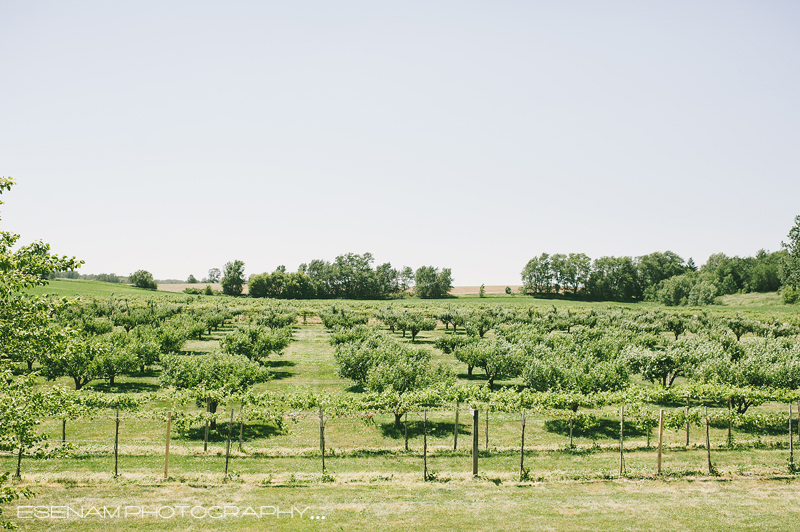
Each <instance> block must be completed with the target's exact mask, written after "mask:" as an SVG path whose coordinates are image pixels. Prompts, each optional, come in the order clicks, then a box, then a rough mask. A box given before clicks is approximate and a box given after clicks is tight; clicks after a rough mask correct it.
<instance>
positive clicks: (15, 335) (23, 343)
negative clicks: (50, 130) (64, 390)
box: [0, 177, 83, 362]
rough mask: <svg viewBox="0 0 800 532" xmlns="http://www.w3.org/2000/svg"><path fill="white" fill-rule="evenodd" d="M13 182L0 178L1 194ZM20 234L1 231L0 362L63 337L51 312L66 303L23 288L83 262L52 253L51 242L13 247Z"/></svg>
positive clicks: (37, 352) (28, 355)
mask: <svg viewBox="0 0 800 532" xmlns="http://www.w3.org/2000/svg"><path fill="white" fill-rule="evenodd" d="M13 184H14V181H13V179H11V178H10V177H2V178H0V194H2V193H3V191H4V190H10V189H11V187H12V185H13ZM1 204H2V201H0V205H1ZM19 238H20V237H19V235H17V234H14V233H10V232H7V231H0V362H2V361H4V360H8V359H9V358H13V359H17V360H35V359H37V358H38V357H39V356H41V355H42V354H43V353H46V352H48V351H49V350H51V349H53V348H54V347H55V346H56V345H57V344H59V343H60V342H61V341H63V336H64V331H63V329H61V328H59V327H54V326H53V323H52V320H51V319H50V316H52V315H54V314H56V313H57V312H58V311H59V310H60V309H63V308H64V307H65V306H67V305H68V303H67V302H66V301H65V300H55V299H49V298H46V297H43V296H33V295H30V294H29V293H26V290H28V289H30V288H33V287H34V286H44V285H46V284H47V279H48V277H49V276H50V274H52V273H54V272H60V271H72V270H74V269H76V268H79V267H80V265H81V264H83V261H78V260H76V259H75V257H72V258H67V257H59V256H56V255H51V254H50V246H49V245H48V244H45V243H43V242H41V241H37V242H34V243H32V244H29V245H27V246H21V247H19V248H18V249H17V250H16V251H15V250H14V249H13V248H14V246H15V245H16V242H17V240H19Z"/></svg>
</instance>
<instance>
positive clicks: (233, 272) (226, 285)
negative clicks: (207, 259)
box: [209, 260, 245, 296]
mask: <svg viewBox="0 0 800 532" xmlns="http://www.w3.org/2000/svg"><path fill="white" fill-rule="evenodd" d="M209 273H210V272H209ZM220 282H221V284H222V293H223V294H225V295H228V296H239V295H241V294H242V289H243V288H244V282H245V279H244V262H242V261H240V260H235V261H233V262H228V263H226V264H225V270H224V273H223V275H222V280H221V281H220Z"/></svg>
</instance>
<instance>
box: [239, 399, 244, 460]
mask: <svg viewBox="0 0 800 532" xmlns="http://www.w3.org/2000/svg"><path fill="white" fill-rule="evenodd" d="M242 410H244V407H241V408H239V452H242V437H243V436H244V416H243V415H242Z"/></svg>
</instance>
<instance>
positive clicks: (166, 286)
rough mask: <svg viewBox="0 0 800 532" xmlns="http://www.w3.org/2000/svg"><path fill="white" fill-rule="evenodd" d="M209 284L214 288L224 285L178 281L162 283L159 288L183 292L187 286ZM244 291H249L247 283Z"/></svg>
mask: <svg viewBox="0 0 800 532" xmlns="http://www.w3.org/2000/svg"><path fill="white" fill-rule="evenodd" d="M207 284H210V285H211V289H212V290H222V285H221V284H219V283H177V284H160V285H158V289H159V290H162V291H164V292H183V291H184V290H185V289H187V288H200V289H203V288H205V287H206V285H207ZM242 293H243V294H246V293H247V285H244V288H243V289H242Z"/></svg>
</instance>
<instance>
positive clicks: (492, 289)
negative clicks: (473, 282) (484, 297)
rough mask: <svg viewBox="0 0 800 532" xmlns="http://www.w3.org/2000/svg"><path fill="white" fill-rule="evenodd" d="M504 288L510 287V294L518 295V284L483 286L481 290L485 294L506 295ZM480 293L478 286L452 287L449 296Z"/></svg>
mask: <svg viewBox="0 0 800 532" xmlns="http://www.w3.org/2000/svg"><path fill="white" fill-rule="evenodd" d="M506 286H510V287H511V293H512V294H519V287H520V285H518V284H512V285H502V286H501V285H497V286H484V287H483V289H484V291H485V292H486V293H487V294H505V293H506ZM480 291H481V287H480V286H454V287H453V289H452V290H450V294H452V295H454V296H464V295H467V294H477V293H479V292H480Z"/></svg>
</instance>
